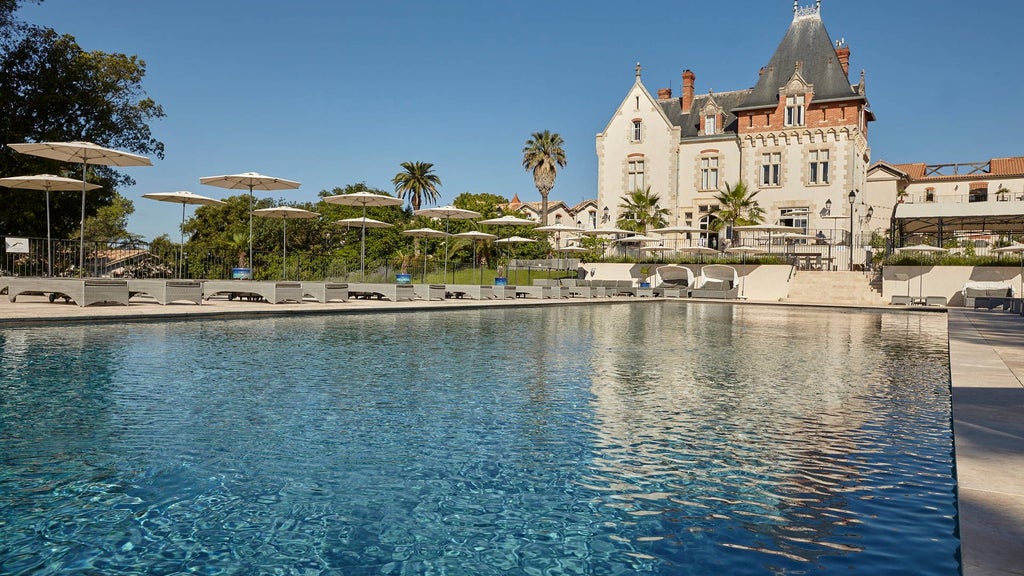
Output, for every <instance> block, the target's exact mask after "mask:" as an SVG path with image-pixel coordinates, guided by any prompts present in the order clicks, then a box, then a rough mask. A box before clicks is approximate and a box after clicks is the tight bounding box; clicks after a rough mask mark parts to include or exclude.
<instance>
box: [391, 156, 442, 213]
mask: <svg viewBox="0 0 1024 576" xmlns="http://www.w3.org/2000/svg"><path fill="white" fill-rule="evenodd" d="M391 183H392V184H394V185H395V194H397V195H398V197H399V198H402V199H403V200H405V199H408V200H409V204H410V205H412V209H413V210H419V209H420V206H422V205H423V201H424V200H426V201H428V202H431V203H433V202H437V199H438V198H440V197H441V193H440V192H438V191H437V187H438V186H440V185H441V178H440V177H439V176H438V175H437V174H434V165H433V164H431V163H430V162H402V172H399V173H398V174H395V177H394V178H392V179H391Z"/></svg>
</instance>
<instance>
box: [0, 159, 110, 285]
mask: <svg viewBox="0 0 1024 576" xmlns="http://www.w3.org/2000/svg"><path fill="white" fill-rule="evenodd" d="M0 186H5V187H7V188H14V189H17V190H43V191H45V192H46V270H47V275H48V276H53V248H52V247H51V245H50V244H51V240H50V191H51V190H53V191H54V192H59V191H71V190H79V189H81V188H82V183H81V182H80V181H78V180H75V179H74V178H65V177H63V176H54V175H53V174H39V175H36V176H11V177H9V178H0ZM97 188H102V186H100V185H99V184H86V185H85V189H86V190H95V189H97Z"/></svg>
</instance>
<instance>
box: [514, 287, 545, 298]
mask: <svg viewBox="0 0 1024 576" xmlns="http://www.w3.org/2000/svg"><path fill="white" fill-rule="evenodd" d="M545 288H549V287H548V286H518V287H516V298H541V299H543V298H550V296H545V295H544V291H545ZM549 294H550V292H549Z"/></svg>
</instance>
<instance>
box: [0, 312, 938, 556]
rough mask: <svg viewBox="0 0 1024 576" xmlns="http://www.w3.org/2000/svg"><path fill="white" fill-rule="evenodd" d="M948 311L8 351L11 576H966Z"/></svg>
mask: <svg viewBox="0 0 1024 576" xmlns="http://www.w3.org/2000/svg"><path fill="white" fill-rule="evenodd" d="M943 320H944V319H943V318H942V317H941V316H939V315H920V316H917V315H891V316H890V315H879V314H861V313H836V312H827V313H826V312H818V311H813V310H795V309H788V308H771V307H733V306H728V305H718V304H708V305H701V304H681V303H665V304H652V303H642V304H628V305H627V304H616V305H607V306H571V307H557V308H543V309H522V308H520V309H515V310H509V309H502V310H479V311H461V312H451V311H446V312H444V313H416V314H379V315H366V316H359V315H353V316H342V317H315V318H298V319H290V318H270V319H260V320H251V321H248V320H247V321H231V322H220V321H213V322H210V321H194V322H181V323H166V324H151V325H150V324H130V325H125V326H107V327H100V328H86V327H70V328H59V329H51V328H39V329H32V330H0V349H2V350H0V351H2V353H3V364H2V366H0V445H2V446H4V451H3V453H2V454H0V565H2V566H3V567H4V571H5V572H9V573H13V574H19V573H24V574H30V573H31V574H58V573H62V572H67V571H71V570H79V571H83V570H84V571H86V572H88V571H93V572H96V573H115V572H117V573H129V572H150V573H173V572H176V571H190V570H200V569H201V570H203V571H204V572H207V573H218V572H225V573H226V572H231V571H236V572H237V571H242V572H250V573H256V572H261V571H262V572H279V573H302V574H330V573H344V574H358V573H384V574H429V573H446V574H505V573H514V574H519V573H550V574H559V573H581V574H636V573H646V574H671V575H678V574H707V573H714V572H720V573H730V574H744V573H749V574H762V573H766V572H775V573H808V572H817V571H834V570H835V569H837V568H840V567H851V566H856V567H857V568H858V569H862V570H864V571H865V572H869V573H873V572H885V571H889V572H893V571H896V572H900V571H902V572H904V573H906V572H914V571H916V572H919V573H930V574H939V573H954V572H955V570H956V559H955V551H956V547H957V541H956V539H955V537H954V535H953V527H954V526H955V522H954V521H953V515H954V510H953V498H952V489H953V482H952V479H951V455H950V450H951V438H950V431H949V382H948V363H947V360H946V356H945V345H944V342H945V338H944V336H945V324H944V321H943Z"/></svg>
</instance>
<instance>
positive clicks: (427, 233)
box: [402, 228, 448, 283]
mask: <svg viewBox="0 0 1024 576" xmlns="http://www.w3.org/2000/svg"><path fill="white" fill-rule="evenodd" d="M402 234H405V235H406V236H412V237H413V238H444V237H446V236H448V233H447V232H442V231H441V230H434V229H433V228H414V229H412V230H403V231H402ZM420 281H421V282H423V283H426V282H427V257H426V255H424V256H423V277H422V278H421V280H420Z"/></svg>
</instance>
